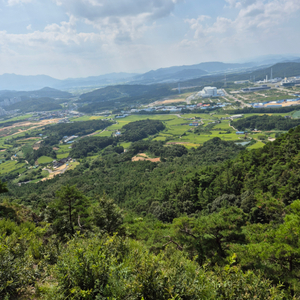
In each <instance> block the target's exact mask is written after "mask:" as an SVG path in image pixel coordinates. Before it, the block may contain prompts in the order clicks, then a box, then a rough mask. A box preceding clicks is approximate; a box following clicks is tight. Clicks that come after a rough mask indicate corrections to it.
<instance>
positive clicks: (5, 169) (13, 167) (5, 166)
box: [0, 160, 26, 174]
mask: <svg viewBox="0 0 300 300" xmlns="http://www.w3.org/2000/svg"><path fill="white" fill-rule="evenodd" d="M25 165H26V164H24V163H18V162H17V161H16V160H9V161H6V162H4V163H2V164H0V173H1V174H5V173H10V172H13V171H17V170H18V169H22V168H23V167H24V166H25Z"/></svg>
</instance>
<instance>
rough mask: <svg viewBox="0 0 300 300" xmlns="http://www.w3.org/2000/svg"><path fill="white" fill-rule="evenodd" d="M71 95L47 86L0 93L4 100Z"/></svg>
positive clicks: (66, 96)
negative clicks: (38, 88) (32, 89)
mask: <svg viewBox="0 0 300 300" xmlns="http://www.w3.org/2000/svg"><path fill="white" fill-rule="evenodd" d="M72 96H73V95H72V94H71V93H68V92H63V91H60V90H56V89H52V88H49V87H45V88H42V89H40V90H34V91H2V92H1V93H0V99H2V100H4V99H6V98H13V97H22V98H42V97H49V98H70V97H72Z"/></svg>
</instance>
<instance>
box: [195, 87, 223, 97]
mask: <svg viewBox="0 0 300 300" xmlns="http://www.w3.org/2000/svg"><path fill="white" fill-rule="evenodd" d="M198 96H200V97H202V98H210V97H222V96H225V94H224V91H223V90H222V89H219V90H218V89H217V88H216V87H212V86H206V87H205V88H204V89H203V90H202V91H200V92H199V93H198Z"/></svg>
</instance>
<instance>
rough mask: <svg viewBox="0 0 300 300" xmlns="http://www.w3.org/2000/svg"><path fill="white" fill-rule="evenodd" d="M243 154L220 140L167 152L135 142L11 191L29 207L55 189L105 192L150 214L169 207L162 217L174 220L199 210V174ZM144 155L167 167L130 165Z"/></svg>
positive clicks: (171, 147) (171, 148)
mask: <svg viewBox="0 0 300 300" xmlns="http://www.w3.org/2000/svg"><path fill="white" fill-rule="evenodd" d="M181 148H183V149H181ZM243 149H244V147H241V146H237V145H235V144H234V143H233V142H226V141H222V140H221V139H219V138H214V139H212V140H210V141H208V142H206V143H204V145H203V146H202V147H199V148H197V149H191V150H189V151H188V152H187V150H186V149H185V148H184V147H183V146H182V145H169V146H167V147H166V146H164V144H163V143H161V142H149V141H139V142H136V143H133V144H132V146H131V147H130V148H129V149H128V151H127V152H126V153H123V154H117V153H116V152H113V154H110V155H104V156H102V157H99V158H98V159H97V160H95V161H93V162H92V163H88V162H86V163H83V164H81V165H80V166H79V167H78V168H77V169H75V170H74V171H70V172H69V171H68V172H66V173H65V174H64V175H62V176H61V177H60V178H55V179H53V180H49V181H46V182H41V183H38V184H34V185H24V186H21V187H16V186H11V188H10V189H9V190H10V194H11V195H14V196H15V197H17V198H19V197H21V198H23V199H24V201H26V202H28V201H29V202H30V201H31V200H30V198H31V197H33V199H35V200H34V205H39V202H41V203H43V202H44V201H46V202H48V201H50V200H51V197H52V196H50V195H51V194H52V195H53V193H52V191H53V188H55V189H58V188H59V187H60V186H62V185H65V184H70V185H73V184H77V185H78V186H79V188H80V189H81V190H82V191H83V192H84V193H86V194H87V195H89V196H93V195H101V194H103V192H105V193H107V194H108V195H109V196H110V197H112V198H113V199H115V201H117V203H119V205H121V206H123V207H130V208H131V209H133V210H135V211H136V212H138V213H142V212H143V211H147V210H148V209H149V208H150V206H151V204H152V202H153V201H160V202H161V203H162V204H163V205H165V206H166V210H168V208H167V207H169V206H170V207H169V208H170V209H169V212H168V214H169V216H165V215H164V214H163V213H162V214H161V218H162V219H165V220H172V218H174V217H175V216H179V215H180V214H181V213H182V212H184V211H185V209H186V208H185V206H189V212H190V213H192V212H195V211H196V210H198V204H197V202H198V196H197V189H198V187H197V182H198V179H195V180H194V179H192V178H194V177H195V176H197V175H195V174H197V172H199V171H200V170H201V169H202V167H203V166H206V165H214V164H216V163H221V162H222V161H224V160H227V159H230V158H233V157H235V156H236V155H237V153H239V152H240V151H242V150H243ZM183 150H184V151H183ZM140 151H144V152H147V153H148V152H150V153H152V154H154V155H160V156H161V157H162V160H163V162H161V163H154V162H150V161H137V162H132V161H131V158H132V156H134V155H136V154H137V153H139V152H140ZM83 174H84V176H83ZM191 180H192V181H191ZM49 197H50V198H49ZM37 199H38V200H37ZM184 203H185V204H184ZM173 206H174V207H173Z"/></svg>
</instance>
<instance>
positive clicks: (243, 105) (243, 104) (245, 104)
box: [225, 91, 251, 107]
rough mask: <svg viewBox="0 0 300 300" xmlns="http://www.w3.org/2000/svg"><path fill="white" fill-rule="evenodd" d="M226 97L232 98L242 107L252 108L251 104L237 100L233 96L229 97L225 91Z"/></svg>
mask: <svg viewBox="0 0 300 300" xmlns="http://www.w3.org/2000/svg"><path fill="white" fill-rule="evenodd" d="M225 96H227V97H229V98H232V99H233V100H235V101H237V102H240V103H241V104H242V105H241V106H242V107H245V106H246V107H251V105H249V104H247V103H245V102H244V101H243V100H241V99H238V98H235V97H234V96H232V95H229V94H228V93H227V92H226V91H225Z"/></svg>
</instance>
